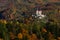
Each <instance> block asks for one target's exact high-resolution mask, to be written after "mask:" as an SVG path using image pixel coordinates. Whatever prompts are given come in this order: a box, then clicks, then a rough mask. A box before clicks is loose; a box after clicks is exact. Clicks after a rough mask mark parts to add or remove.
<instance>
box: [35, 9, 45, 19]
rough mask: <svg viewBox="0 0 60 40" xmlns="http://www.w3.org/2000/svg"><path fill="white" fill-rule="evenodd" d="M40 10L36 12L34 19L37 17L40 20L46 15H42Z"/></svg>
mask: <svg viewBox="0 0 60 40" xmlns="http://www.w3.org/2000/svg"><path fill="white" fill-rule="evenodd" d="M42 12H43V11H42V10H38V9H37V10H36V17H38V18H39V19H42V18H44V17H45V16H46V15H43V14H42Z"/></svg>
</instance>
